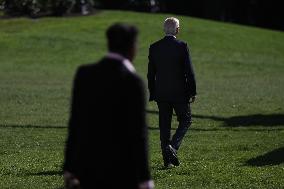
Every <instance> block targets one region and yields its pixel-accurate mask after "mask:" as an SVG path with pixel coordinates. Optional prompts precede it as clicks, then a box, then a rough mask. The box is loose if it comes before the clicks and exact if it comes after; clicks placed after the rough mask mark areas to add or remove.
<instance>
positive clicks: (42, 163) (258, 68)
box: [0, 11, 284, 189]
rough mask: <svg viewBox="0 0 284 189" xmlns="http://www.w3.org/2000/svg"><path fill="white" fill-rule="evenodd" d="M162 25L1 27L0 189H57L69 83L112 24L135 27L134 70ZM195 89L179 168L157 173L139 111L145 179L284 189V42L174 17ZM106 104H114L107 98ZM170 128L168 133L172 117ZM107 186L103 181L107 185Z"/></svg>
mask: <svg viewBox="0 0 284 189" xmlns="http://www.w3.org/2000/svg"><path fill="white" fill-rule="evenodd" d="M167 16H169V15H165V14H145V13H132V12H119V11H103V12H101V13H99V14H97V15H95V16H86V17H68V18H42V19H38V20H31V19H26V18H17V19H8V20H3V19H2V20H0V188H35V189H38V188H60V187H62V186H63V180H62V175H61V165H62V161H63V150H64V143H65V139H66V131H67V129H66V125H67V120H68V113H69V101H70V95H71V86H72V80H73V76H74V73H75V70H76V68H77V67H78V66H79V65H81V64H86V63H92V62H96V61H97V60H99V59H100V58H101V57H102V56H103V55H104V54H105V53H106V41H105V34H104V32H105V30H106V28H107V27H108V26H109V25H111V24H112V23H114V22H118V21H119V22H128V23H131V24H135V25H137V26H138V27H139V30H140V37H139V42H140V44H139V52H138V55H137V58H136V60H135V62H134V63H135V67H136V68H137V71H138V73H139V75H141V77H142V78H143V79H145V81H146V70H147V55H148V47H149V45H150V44H151V43H153V42H154V41H156V40H158V39H159V38H161V37H162V36H163V33H162V22H163V20H164V19H165V18H166V17H167ZM178 18H179V19H180V22H181V33H180V35H179V36H178V37H179V38H180V39H182V40H185V41H187V42H188V43H189V44H190V47H191V54H192V59H193V64H194V67H195V71H196V77H197V82H198V83H197V84H198V99H197V102H196V103H195V104H194V105H193V106H192V112H193V119H194V123H193V125H192V127H191V129H190V130H189V132H188V133H187V136H186V138H185V140H184V143H183V144H182V146H181V149H180V152H179V157H180V160H181V162H182V165H181V166H180V167H177V168H174V169H171V170H164V169H163V168H162V157H161V153H160V147H159V131H158V115H157V113H156V112H157V106H156V105H155V103H149V104H148V108H147V109H148V110H149V111H148V114H147V116H148V117H147V119H148V123H149V127H150V128H149V135H150V151H151V153H150V155H151V170H152V175H153V179H154V181H155V184H156V188H158V189H166V188H177V189H183V188H210V189H211V188H241V189H243V188H284V160H283V157H284V101H283V100H284V98H283V97H284V74H283V73H284V33H283V32H282V33H281V32H276V31H270V30H264V29H258V28H252V27H244V26H238V25H233V24H225V23H219V22H213V21H206V20H202V19H196V18H191V17H184V16H178ZM114 98H115V96H114ZM173 127H174V128H176V127H177V121H176V117H174V119H173ZM110 179H111V178H110Z"/></svg>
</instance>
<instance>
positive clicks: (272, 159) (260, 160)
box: [246, 147, 284, 166]
mask: <svg viewBox="0 0 284 189" xmlns="http://www.w3.org/2000/svg"><path fill="white" fill-rule="evenodd" d="M281 163H284V147H281V148H278V149H275V150H273V151H271V152H267V153H266V154H263V155H260V156H258V157H255V158H252V159H249V160H248V161H247V162H246V165H249V166H265V165H279V164H281Z"/></svg>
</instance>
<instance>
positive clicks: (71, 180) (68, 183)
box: [63, 171, 81, 189]
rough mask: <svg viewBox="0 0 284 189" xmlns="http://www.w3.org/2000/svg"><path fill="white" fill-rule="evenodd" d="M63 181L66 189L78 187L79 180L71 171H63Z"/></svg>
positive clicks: (77, 188)
mask: <svg viewBox="0 0 284 189" xmlns="http://www.w3.org/2000/svg"><path fill="white" fill-rule="evenodd" d="M63 177H64V183H65V188H66V189H80V188H81V187H80V181H79V179H78V178H76V177H75V175H73V174H72V173H70V172H68V171H65V172H64V175H63Z"/></svg>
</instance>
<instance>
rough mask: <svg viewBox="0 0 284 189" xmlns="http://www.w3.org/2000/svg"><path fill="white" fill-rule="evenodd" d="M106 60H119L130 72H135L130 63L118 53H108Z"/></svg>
mask: <svg viewBox="0 0 284 189" xmlns="http://www.w3.org/2000/svg"><path fill="white" fill-rule="evenodd" d="M106 57H107V58H111V59H115V60H119V61H121V62H122V63H123V65H124V66H125V67H126V68H127V69H128V70H129V71H130V72H135V68H134V66H133V65H132V63H131V62H130V60H128V59H127V58H125V57H124V56H122V55H121V54H118V53H114V52H109V53H108V54H107V55H106Z"/></svg>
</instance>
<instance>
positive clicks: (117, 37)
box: [64, 24, 153, 189]
mask: <svg viewBox="0 0 284 189" xmlns="http://www.w3.org/2000/svg"><path fill="white" fill-rule="evenodd" d="M106 35H107V39H108V49H109V53H108V54H107V55H106V56H105V57H104V58H103V59H102V60H100V61H99V62H98V63H97V64H90V65H85V66H81V67H79V69H78V70H77V73H76V76H75V80H74V87H73V97H72V108H71V116H70V120H69V128H68V129H69V133H68V139H67V142H66V149H65V162H64V178H65V184H66V187H67V188H83V189H86V188H87V189H89V188H106V189H112V188H129V189H132V188H133V189H137V188H140V189H142V188H143V189H144V188H145V189H150V188H153V181H151V180H150V179H151V178H150V171H149V165H148V144H147V127H146V122H145V104H144V103H145V102H144V87H143V82H142V80H141V79H140V78H139V77H138V76H137V74H136V73H135V69H134V67H133V66H132V64H131V62H130V61H132V60H133V58H134V56H135V52H136V38H137V35H138V31H137V29H136V28H135V27H134V26H129V25H125V24H115V25H113V26H111V27H110V28H109V29H108V30H107V33H106Z"/></svg>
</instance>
